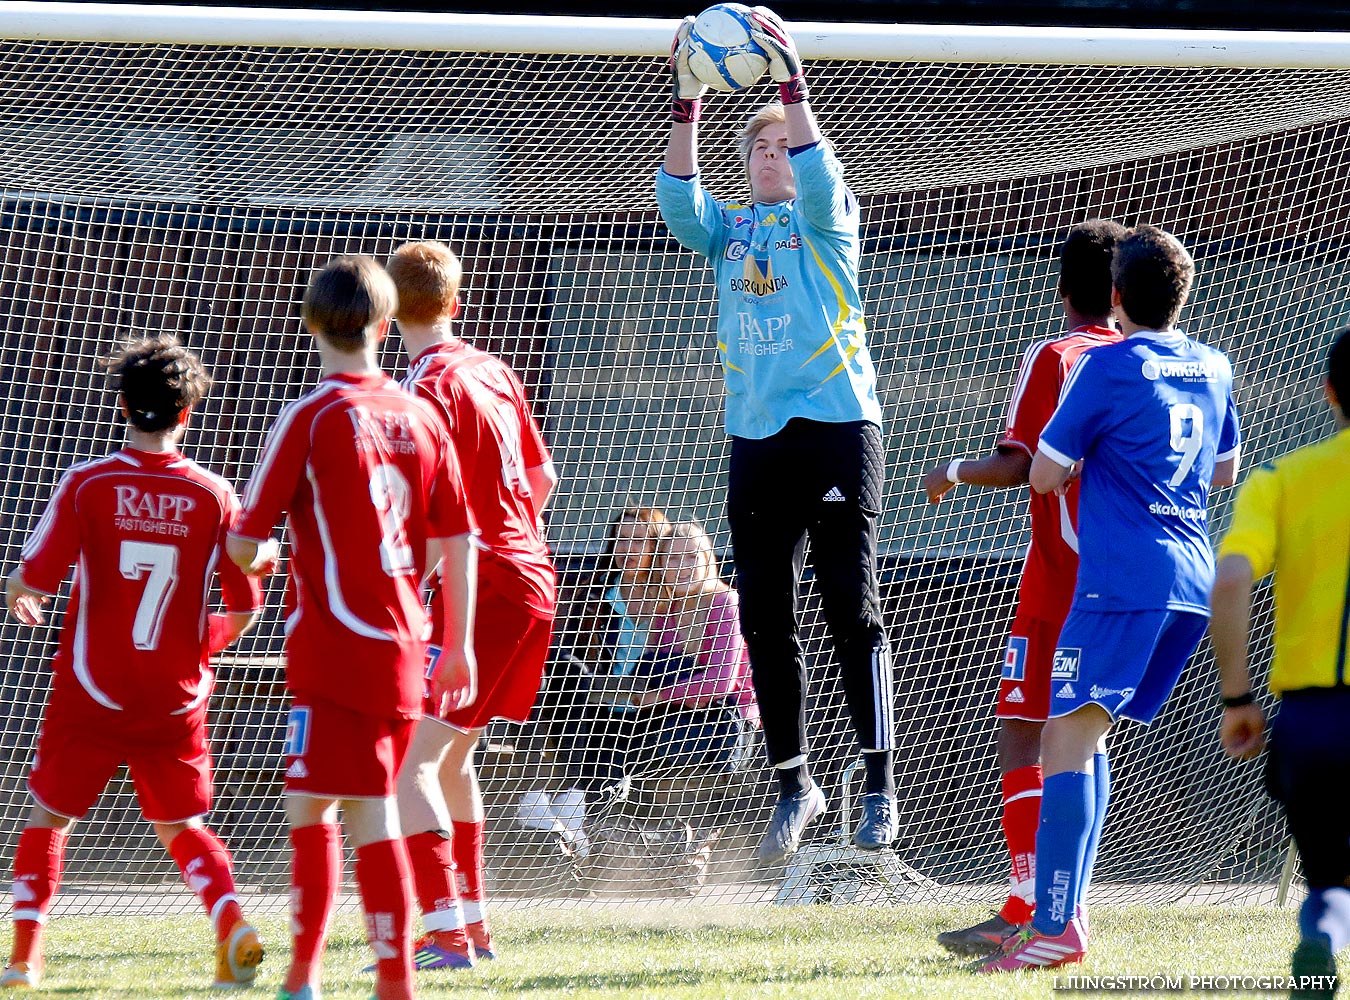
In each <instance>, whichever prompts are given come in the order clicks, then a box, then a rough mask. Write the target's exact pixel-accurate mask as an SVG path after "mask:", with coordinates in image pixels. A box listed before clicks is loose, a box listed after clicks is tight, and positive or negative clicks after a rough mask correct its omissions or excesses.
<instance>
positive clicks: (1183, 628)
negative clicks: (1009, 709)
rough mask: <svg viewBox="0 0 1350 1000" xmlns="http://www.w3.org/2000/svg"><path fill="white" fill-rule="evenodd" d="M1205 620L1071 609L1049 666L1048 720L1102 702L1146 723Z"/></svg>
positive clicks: (1115, 715)
mask: <svg viewBox="0 0 1350 1000" xmlns="http://www.w3.org/2000/svg"><path fill="white" fill-rule="evenodd" d="M1208 625H1209V619H1208V618H1206V617H1205V616H1204V615H1198V614H1195V613H1194V612H1190V611H1079V610H1078V609H1076V608H1074V609H1072V610H1070V611H1069V617H1068V618H1067V619H1066V620H1065V622H1064V628H1063V629H1062V630H1061V631H1060V634H1059V644H1058V645H1057V646H1056V647H1055V658H1054V661H1053V663H1052V664H1051V666H1050V718H1052V719H1055V718H1059V717H1060V716H1064V715H1068V714H1070V713H1071V712H1074V711H1076V710H1077V709H1080V708H1082V707H1083V706H1084V705H1100V706H1101V707H1102V708H1104V709H1106V711H1107V712H1109V713H1110V714H1111V718H1112V719H1122V718H1123V719H1134V720H1135V721H1136V722H1143V723H1149V722H1152V721H1153V719H1154V718H1155V717H1156V716H1157V714H1158V712H1159V711H1160V710H1161V709H1162V707H1163V702H1165V701H1166V700H1167V698H1168V696H1169V695H1171V693H1172V689H1173V688H1174V687H1176V686H1177V679H1178V678H1180V677H1181V671H1182V668H1184V667H1185V666H1186V661H1187V660H1189V659H1190V658H1191V654H1192V653H1194V652H1195V647H1196V646H1198V645H1199V644H1200V639H1201V637H1203V636H1204V634H1205V628H1206V626H1208Z"/></svg>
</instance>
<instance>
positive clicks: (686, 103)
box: [670, 97, 703, 125]
mask: <svg viewBox="0 0 1350 1000" xmlns="http://www.w3.org/2000/svg"><path fill="white" fill-rule="evenodd" d="M702 111H703V102H702V101H701V100H699V99H698V98H697V97H695V98H692V99H691V98H684V97H676V98H674V99H673V100H672V101H671V102H670V117H671V118H673V119H674V120H675V121H677V122H680V123H682V124H685V125H692V124H693V123H694V122H696V121H698V119H699V115H700V114H701V113H702Z"/></svg>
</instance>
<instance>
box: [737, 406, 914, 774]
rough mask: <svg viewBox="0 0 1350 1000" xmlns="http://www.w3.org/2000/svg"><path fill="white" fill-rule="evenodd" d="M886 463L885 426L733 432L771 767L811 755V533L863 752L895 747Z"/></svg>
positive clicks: (743, 601)
mask: <svg viewBox="0 0 1350 1000" xmlns="http://www.w3.org/2000/svg"><path fill="white" fill-rule="evenodd" d="M884 466H885V450H884V448H883V446H882V443H881V429H880V428H878V427H877V426H876V425H875V424H872V423H868V422H865V421H857V422H854V423H841V424H831V423H821V422H818V421H814V420H803V419H794V420H792V421H790V422H789V423H788V425H787V426H786V427H784V428H783V429H782V430H781V431H779V432H778V433H777V434H774V435H772V436H771V437H768V438H764V439H760V440H755V439H750V438H739V437H733V438H732V443H731V464H730V471H729V476H728V483H727V517H728V520H729V521H730V525H731V546H732V550H733V556H734V558H735V561H736V589H737V590H738V591H739V593H740V605H741V631H742V632H743V633H744V636H745V642H746V646H747V647H748V648H749V650H750V671H751V676H752V677H753V678H754V683H755V696H756V698H757V699H758V701H759V710H760V714H761V718H762V720H763V725H764V742H765V749H766V751H767V753H768V757H769V763H770V764H772V765H775V766H778V765H782V764H785V763H787V762H790V761H793V760H794V759H796V758H799V757H805V755H806V752H807V745H806V660H805V658H804V656H803V655H802V644H801V640H800V638H799V636H798V628H799V622H798V612H799V607H800V598H799V593H798V590H799V584H800V581H801V575H802V569H803V566H804V557H805V550H806V540H807V538H808V537H809V538H810V540H811V547H810V548H811V565H812V568H813V569H814V570H815V576H816V584H817V587H818V588H819V591H820V600H821V607H822V610H823V612H824V617H825V622H826V626H827V628H828V630H829V634H830V638H831V639H832V641H833V643H834V651H835V657H836V660H837V662H838V666H839V671H840V678H841V680H842V686H843V690H844V697H845V700H846V703H847V706H848V712H849V716H850V718H851V719H852V722H853V729H854V732H855V733H856V734H857V738H858V744H859V748H860V749H862V750H892V749H894V703H895V695H894V688H895V685H894V681H893V679H892V675H891V650H890V643H889V641H888V640H887V638H886V631H885V628H884V626H883V624H882V620H881V595H880V592H879V589H878V586H877V518H878V516H879V515H880V513H881V506H882V503H881V494H882V484H883V479H884Z"/></svg>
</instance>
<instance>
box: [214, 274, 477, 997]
mask: <svg viewBox="0 0 1350 1000" xmlns="http://www.w3.org/2000/svg"><path fill="white" fill-rule="evenodd" d="M395 301H396V300H395V293H394V287H393V282H391V281H390V280H389V277H388V275H386V274H385V273H384V271H383V270H382V269H381V268H380V266H379V265H378V264H376V263H375V262H374V261H373V260H371V259H370V258H369V257H343V258H340V259H338V260H336V261H334V262H332V263H330V264H329V265H328V266H327V267H325V268H324V269H323V270H322V271H320V272H319V273H318V274H317V275H315V276H314V279H313V280H312V281H311V282H310V284H309V288H308V289H307V290H306V292H305V300H304V310H303V315H304V321H305V326H306V327H307V328H308V329H309V331H310V333H312V334H313V335H314V342H315V345H316V346H317V348H318V352H319V358H320V361H321V364H322V368H323V379H322V381H320V383H319V385H318V386H317V387H316V388H315V389H313V390H312V391H311V392H309V393H307V394H306V395H304V396H302V397H300V398H299V399H297V400H295V401H293V402H291V403H289V404H287V406H286V407H285V408H284V409H283V410H282V412H281V415H280V416H279V417H278V418H277V422H276V424H275V425H274V426H273V427H272V430H271V431H270V432H269V434H268V437H267V444H266V447H265V450H264V452H263V456H262V459H261V461H260V462H259V464H258V468H257V469H256V470H254V473H253V476H252V478H251V480H250V481H249V485H248V489H247V491H246V492H245V494H244V510H243V513H242V514H241V516H240V518H239V520H238V521H237V522H236V524H235V526H234V529H233V530H232V532H231V533H230V539H229V547H230V556H231V558H233V559H234V560H235V562H236V563H238V564H239V565H240V566H241V567H242V568H244V569H245V571H247V572H253V571H254V569H255V561H256V559H257V554H258V550H259V548H260V547H264V546H265V545H266V544H267V542H268V541H270V536H271V532H272V529H273V528H274V527H275V525H276V523H277V522H278V521H279V520H280V519H281V516H282V514H283V512H285V513H289V515H290V521H289V528H288V533H289V538H290V543H291V548H290V552H291V556H290V567H289V569H290V581H289V582H290V586H289V588H288V592H287V606H288V617H287V623H286V633H287V634H286V686H287V688H288V689H289V690H290V692H291V695H292V699H293V701H292V707H291V712H290V716H289V719H288V721H287V733H286V739H287V745H286V764H287V767H286V794H285V806H286V817H287V820H288V821H289V823H290V826H291V847H292V861H291V928H292V935H293V940H294V950H293V954H292V960H291V967H290V970H289V972H288V973H287V977H286V981H285V984H284V985H283V988H282V991H281V994H280V997H281V998H296V1000H312V998H314V997H316V996H317V994H318V984H319V974H320V968H319V967H320V958H321V955H322V952H323V946H324V940H325V937H326V935H327V929H328V921H329V918H330V916H331V915H332V910H333V904H334V902H335V901H336V895H337V889H338V884H339V882H340V880H341V871H342V853H341V845H340V838H341V831H340V829H339V828H338V825H337V810H338V807H339V805H341V807H342V810H343V823H344V825H345V827H346V832H347V836H348V837H349V838H350V839H351V841H352V844H353V846H354V847H355V849H356V881H357V885H358V887H359V888H360V891H361V900H362V903H363V905H364V908H365V913H366V936H367V939H368V940H369V942H370V945H371V947H372V948H373V949H374V951H375V956H376V968H375V971H376V984H375V992H376V996H377V997H378V998H380V1000H393V998H399V1000H402V998H407V997H411V996H412V995H413V992H414V991H413V982H412V947H411V945H412V940H411V936H410V932H409V923H410V918H411V907H412V900H411V895H410V891H409V884H408V883H409V874H408V856H407V853H406V852H405V850H404V847H403V840H402V837H401V834H400V831H399V824H398V816H397V812H396V805H395V802H394V798H393V793H394V788H395V776H396V775H397V774H398V770H399V767H400V765H401V764H402V762H403V757H404V754H405V753H406V751H407V748H408V744H409V741H410V740H411V738H412V734H413V729H414V725H415V723H416V720H417V719H418V718H419V717H420V716H421V714H422V701H423V690H424V681H423V671H424V665H425V663H426V650H427V642H426V639H427V636H428V634H429V632H430V623H429V621H428V618H427V614H426V611H425V610H424V608H423V604H422V598H421V593H420V585H421V581H422V579H423V577H424V575H425V573H426V570H427V566H428V560H429V559H432V560H434V559H439V560H441V561H442V574H441V579H442V584H443V587H444V598H445V605H446V607H447V609H448V613H447V614H446V615H445V626H444V631H443V634H442V636H440V637H439V638H440V639H441V643H442V647H443V652H442V654H441V657H440V661H439V666H438V669H437V671H436V672H435V673H434V674H433V676H432V677H431V688H432V691H433V692H434V700H436V701H438V702H444V703H446V704H447V705H449V706H450V707H452V708H454V709H460V708H463V707H464V706H465V705H466V704H468V703H469V702H471V701H472V699H473V695H474V664H473V652H472V646H471V641H472V636H471V631H470V627H471V624H472V609H473V579H474V565H475V557H474V550H473V547H472V534H473V531H474V526H473V521H472V518H471V517H470V515H469V512H468V508H467V506H466V505H465V502H464V494H463V487H462V485H461V483H460V479H459V474H458V470H457V468H456V465H455V461H454V455H453V452H452V450H451V446H450V442H449V439H448V437H447V435H446V433H445V430H444V428H443V427H442V426H441V423H440V420H439V418H438V417H437V416H436V415H435V413H433V412H432V411H431V408H430V407H428V406H427V405H426V404H425V403H423V402H421V401H420V400H417V399H415V398H413V397H412V396H411V395H409V394H408V393H406V392H404V391H403V390H402V389H400V388H399V387H398V385H397V384H396V383H395V382H393V381H392V380H390V379H389V378H388V377H386V376H385V375H384V373H383V372H381V371H380V369H379V367H378V366H377V365H376V362H375V350H376V346H377V345H378V344H379V342H380V341H381V340H382V339H383V337H384V335H385V333H386V332H387V330H388V328H389V318H390V316H391V315H392V314H393V311H394V305H395ZM429 543H430V550H431V554H430V555H429V552H428V547H429Z"/></svg>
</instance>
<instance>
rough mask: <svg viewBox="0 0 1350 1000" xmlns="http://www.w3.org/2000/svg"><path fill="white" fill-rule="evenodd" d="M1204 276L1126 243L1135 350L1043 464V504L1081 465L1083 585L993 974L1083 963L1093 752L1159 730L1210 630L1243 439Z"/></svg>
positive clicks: (1084, 364)
mask: <svg viewBox="0 0 1350 1000" xmlns="http://www.w3.org/2000/svg"><path fill="white" fill-rule="evenodd" d="M1194 276H1195V265H1194V263H1193V262H1192V261H1191V257H1190V254H1188V253H1187V252H1186V250H1185V248H1184V247H1183V246H1182V245H1181V244H1180V243H1179V242H1178V241H1177V240H1176V239H1175V238H1174V237H1173V236H1171V235H1169V234H1168V233H1165V232H1163V231H1162V230H1160V229H1155V228H1153V227H1152V226H1140V227H1138V228H1137V229H1135V230H1134V231H1133V232H1132V233H1131V234H1130V236H1129V237H1128V238H1127V239H1126V240H1124V241H1123V242H1121V243H1120V245H1119V246H1118V247H1117V248H1116V252H1115V256H1114V259H1113V261H1112V266H1111V280H1112V285H1113V288H1112V301H1113V303H1114V306H1115V312H1116V318H1117V320H1118V321H1119V322H1120V327H1121V330H1122V332H1123V333H1124V334H1125V339H1124V340H1122V341H1120V342H1119V343H1115V344H1109V345H1106V346H1103V347H1097V348H1094V349H1092V350H1090V351H1088V352H1086V353H1085V354H1083V356H1082V357H1081V358H1079V360H1078V363H1077V364H1076V365H1075V366H1074V368H1073V371H1072V372H1071V373H1070V374H1069V378H1068V380H1067V381H1066V382H1065V385H1064V391H1063V393H1062V395H1061V396H1060V403H1059V408H1058V409H1057V410H1056V411H1055V414H1054V416H1052V417H1051V418H1050V422H1049V423H1048V424H1047V425H1046V427H1045V429H1044V430H1043V431H1042V432H1041V438H1040V443H1039V445H1038V446H1037V449H1036V456H1035V458H1034V459H1033V461H1032V465H1031V485H1032V487H1033V488H1034V489H1035V490H1037V492H1040V493H1048V492H1050V491H1051V490H1056V489H1060V488H1061V487H1063V486H1064V485H1065V484H1066V483H1067V482H1068V481H1069V479H1070V478H1071V477H1072V476H1073V475H1074V474H1075V472H1077V471H1078V470H1079V469H1081V473H1082V483H1081V488H1080V491H1079V502H1078V541H1079V565H1078V586H1077V588H1076V589H1075V591H1074V596H1073V604H1072V606H1071V608H1070V610H1069V617H1068V619H1067V620H1066V621H1065V622H1064V628H1063V631H1062V632H1061V633H1060V637H1059V644H1058V646H1057V647H1056V649H1055V658H1054V662H1053V665H1052V667H1051V698H1050V719H1049V721H1048V722H1047V723H1046V726H1045V730H1044V733H1043V735H1042V738H1041V753H1042V759H1043V762H1044V768H1045V787H1044V791H1043V793H1042V798H1041V825H1040V831H1039V833H1038V835H1037V838H1036V910H1035V916H1034V917H1033V918H1032V922H1031V924H1030V925H1029V926H1028V927H1026V928H1023V929H1022V930H1021V931H1019V932H1018V933H1017V934H1014V935H1012V936H1011V937H1009V938H1008V939H1007V940H1006V941H1005V942H1004V944H1003V946H1002V947H1001V948H1000V949H999V950H998V951H997V952H995V953H994V954H993V955H992V956H990V957H989V958H987V959H985V960H983V961H982V962H980V963H978V964H977V966H976V968H978V969H979V970H980V971H985V972H996V971H1009V970H1013V969H1021V968H1029V967H1050V966H1058V965H1064V964H1066V963H1069V962H1077V961H1081V960H1082V958H1083V956H1084V954H1085V953H1086V951H1087V941H1088V936H1087V927H1086V913H1087V911H1086V907H1085V896H1084V893H1085V887H1086V885H1087V883H1088V881H1089V880H1090V878H1091V874H1092V873H1091V871H1090V864H1091V862H1090V859H1089V858H1088V852H1087V850H1086V847H1087V844H1088V842H1089V840H1090V839H1092V837H1094V836H1100V832H1101V827H1102V823H1103V822H1104V821H1105V819H1106V807H1107V798H1108V794H1109V789H1108V788H1107V786H1106V785H1105V784H1104V783H1094V775H1093V758H1094V755H1095V754H1096V753H1105V738H1106V733H1107V731H1108V730H1109V729H1110V728H1111V725H1112V724H1113V723H1114V722H1115V721H1116V720H1117V719H1121V718H1127V719H1134V720H1136V721H1138V722H1142V723H1149V722H1151V721H1153V718H1154V717H1155V716H1156V715H1157V714H1158V711H1159V710H1160V709H1161V708H1162V705H1163V702H1164V701H1166V699H1167V697H1168V695H1170V694H1171V693H1172V688H1173V687H1174V686H1175V685H1176V682H1177V678H1178V677H1179V676H1180V675H1181V670H1182V667H1184V666H1185V664H1186V661H1187V660H1188V659H1189V658H1190V656H1191V654H1192V653H1193V652H1194V651H1195V647H1196V645H1197V644H1198V643H1199V642H1200V637H1201V636H1202V635H1203V634H1204V631H1205V626H1206V624H1207V622H1208V617H1209V592H1210V588H1211V586H1212V585H1213V582H1214V552H1213V549H1212V548H1211V546H1210V541H1209V534H1208V532H1207V530H1206V526H1205V509H1206V502H1207V501H1208V498H1209V491H1210V487H1211V486H1228V485H1231V484H1232V482H1233V479H1234V476H1235V474H1236V471H1237V456H1238V440H1239V432H1238V419H1237V409H1236V407H1235V406H1234V405H1233V395H1232V388H1233V370H1232V366H1231V365H1230V364H1229V362H1228V358H1227V357H1225V356H1224V354H1223V353H1222V352H1220V351H1218V350H1216V349H1214V348H1212V347H1207V346H1206V345H1204V344H1200V343H1197V342H1196V341H1194V340H1191V339H1190V338H1189V337H1187V336H1186V335H1185V334H1183V333H1182V332H1181V331H1179V330H1177V329H1176V321H1177V318H1178V316H1179V315H1180V313H1181V307H1182V305H1184V304H1185V301H1186V297H1187V295H1188V294H1189V292H1190V287H1191V282H1192V281H1193V279H1194ZM1080 463H1081V465H1080Z"/></svg>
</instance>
